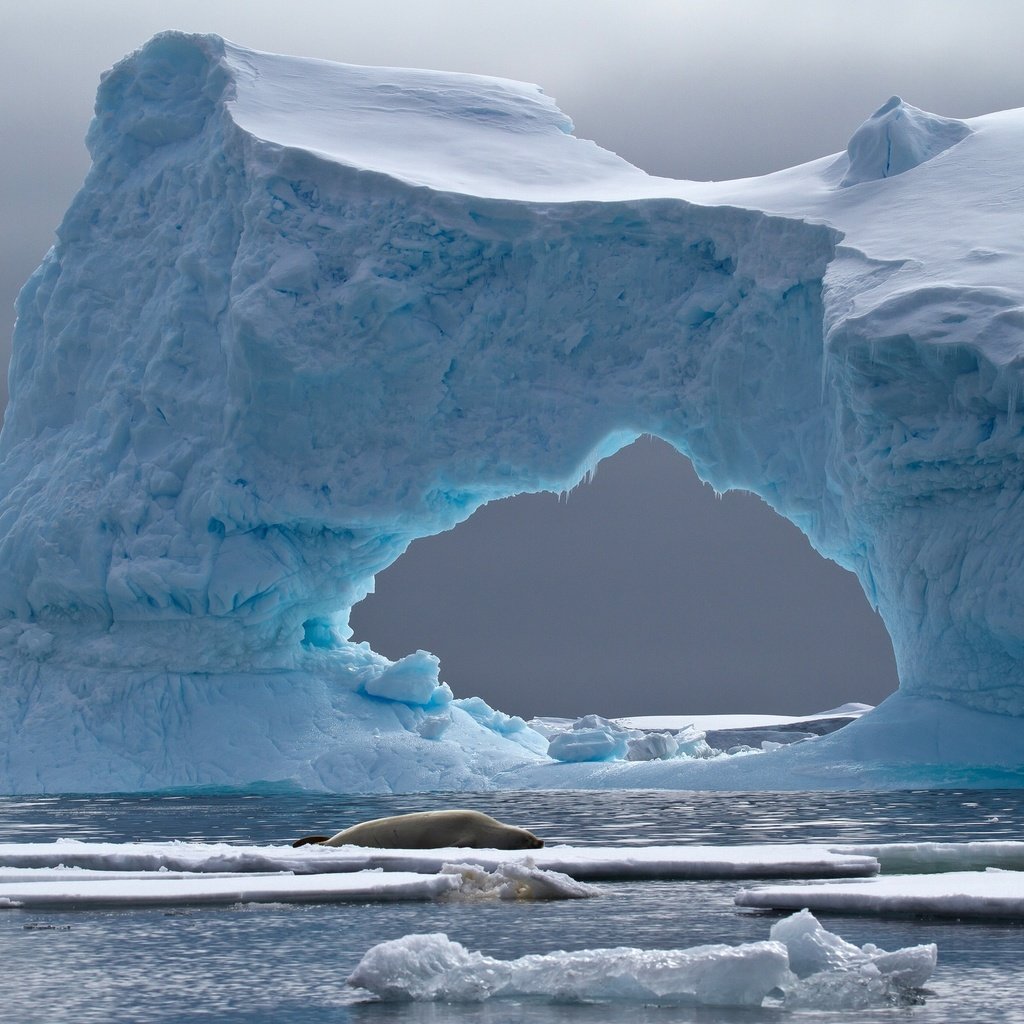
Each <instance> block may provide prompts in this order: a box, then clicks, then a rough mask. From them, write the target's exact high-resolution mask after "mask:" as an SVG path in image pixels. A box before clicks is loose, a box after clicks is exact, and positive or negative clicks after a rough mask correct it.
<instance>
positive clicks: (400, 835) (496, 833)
mask: <svg viewBox="0 0 1024 1024" xmlns="http://www.w3.org/2000/svg"><path fill="white" fill-rule="evenodd" d="M309 843H317V844H320V845H322V846H373V847H377V848H380V849H393V850H433V849H438V848H441V847H446V846H468V847H472V848H474V849H478V850H536V849H537V848H539V847H541V846H543V845H544V841H543V840H542V839H538V838H537V837H536V836H535V835H534V834H533V833H532V832H527V831H526V829H525V828H516V826H515V825H506V824H505V823H504V822H502V821H498V819H497V818H492V817H491V816H490V815H489V814H483V813H481V812H480V811H419V812H417V813H415V814H398V815H395V816H394V817H392V818H374V819H373V820H372V821H363V822H360V824H358V825H353V826H352V827H351V828H347V829H345V830H344V831H342V832H339V833H337V835H333V836H306V837H305V838H304V839H299V840H298V841H296V842H294V843H292V846H305V845H307V844H309Z"/></svg>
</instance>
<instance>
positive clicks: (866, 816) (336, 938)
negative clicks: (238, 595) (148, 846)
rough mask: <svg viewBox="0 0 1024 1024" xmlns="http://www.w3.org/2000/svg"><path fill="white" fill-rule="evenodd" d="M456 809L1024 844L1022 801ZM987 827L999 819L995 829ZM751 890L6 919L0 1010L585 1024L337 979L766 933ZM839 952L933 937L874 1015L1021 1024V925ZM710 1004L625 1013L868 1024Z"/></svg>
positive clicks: (139, 817)
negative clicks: (923, 970)
mask: <svg viewBox="0 0 1024 1024" xmlns="http://www.w3.org/2000/svg"><path fill="white" fill-rule="evenodd" d="M457 799H459V800H460V801H462V802H464V803H465V804H466V805H467V806H474V807H477V808H479V809H480V810H483V811H486V812H488V813H491V814H494V815H495V816H496V817H498V818H502V819H504V820H511V821H514V822H515V823H516V824H521V825H524V826H526V827H529V828H531V829H532V830H534V831H536V832H537V833H538V834H540V835H542V836H543V837H544V838H545V839H547V840H548V841H549V842H566V843H576V844H583V843H593V844H607V843H620V842H625V843H657V842H661V843H671V842H684V843H685V842H700V843H708V842H716V841H717V842H722V843H741V842H771V841H776V842H798V841H800V842H836V841H844V842H854V841H857V842H896V841H915V842H923V841H927V840H935V841H939V840H945V841H961V842H963V841H969V840H985V839H1013V838H1017V837H1018V834H1019V833H1018V830H1019V824H1020V821H1021V816H1022V813H1024V794H1022V793H1019V792H1016V791H1012V792H1006V791H1004V792H998V791H986V792H981V793H956V792H943V793H934V792H931V793H928V792H926V793H894V794H882V795H877V796H875V795H871V794H852V795H845V794H840V795H836V794H831V795H823V794H785V795H773V794H739V795H732V796H730V795H705V794H686V793H668V794H666V793H600V792H595V793H582V794H581V793H560V794H559V793H551V794H547V793H532V794H472V795H463V796H462V797H459V798H457ZM444 806H451V798H450V797H445V796H443V795H438V796H425V797H402V798H379V797H375V798H358V799H350V798H343V797H331V798H308V797H299V798H285V797H245V798H237V797H204V798H198V797H196V798H191V797H190V798H183V797H179V798H157V797H152V798H135V797H133V798H126V799H117V798H110V799H101V800H93V799H88V798H83V799H68V798H63V799H62V798H50V797H48V798H43V799H40V800H35V801H32V800H24V799H7V800H0V833H2V834H3V837H4V839H5V840H6V841H13V842H17V841H24V842H45V841H51V840H54V839H57V838H59V837H62V836H66V837H77V838H81V839H91V840H97V841H98V840H106V841H114V842H124V841H130V840H140V841H142V840H146V841H162V840H168V839H202V840H213V839H216V840H222V841H228V842H234V843H242V842H246V843H248V842H263V843H269V842H283V841H286V840H289V839H291V838H294V837H295V836H298V835H303V834H306V833H307V832H310V831H319V830H321V829H326V828H343V827H345V826H347V825H349V824H353V823H355V822H356V821H359V820H363V819H365V818H369V817H374V816H379V815H383V814H396V813H402V812H405V811H411V810H418V809H432V808H438V807H444ZM991 819H996V820H991ZM743 884H744V883H736V882H630V883H621V884H616V885H614V886H609V888H611V889H612V892H611V893H610V894H609V896H607V897H606V898H600V899H594V900H577V901H571V902H568V903H531V904H521V903H509V902H504V903H499V902H486V903H473V904H458V903H441V904H429V905H420V904H404V905H397V904H380V903H367V904H346V905H335V906H290V907H286V906H273V905H270V906H267V905H263V906H259V907H251V908H246V909H237V908H202V909H192V910H170V911H168V910H162V909H157V908H153V909H144V910H116V911H109V910H108V911H100V910H94V911H82V912H71V911H51V912H43V911H28V912H26V911H13V912H8V913H4V914H0V955H2V956H3V961H4V965H5V970H4V971H3V972H2V975H0V1004H2V1005H3V1006H4V1007H5V1008H6V1013H9V1014H10V1016H11V1019H18V1020H19V1021H20V1022H35V1021H39V1022H42V1021H51V1020H55V1019H71V1018H74V1019H76V1020H78V1021H81V1022H85V1024H88V1022H93V1021H97V1022H98V1021H109V1020H112V1019H116V1020H118V1021H154V1022H176V1021H190V1020H197V1019H203V1018H204V1017H205V1018H207V1019H216V1020H218V1021H252V1022H262V1021H267V1022H269V1021H279V1020H285V1019H286V1020H288V1021H289V1022H294V1021H314V1020H315V1021H328V1022H332V1021H351V1022H353V1024H355V1022H359V1024H363V1022H366V1024H371V1022H372V1024H389V1022H391V1021H403V1022H413V1024H417V1022H424V1024H427V1022H429V1024H435V1022H441V1021H445V1022H449V1021H454V1022H463V1021H464V1022H467V1024H469V1022H472V1024H490V1022H498V1021H501V1022H502V1024H505V1022H506V1021H510V1020H516V1021H524V1022H528V1024H549V1022H556V1021H557V1022H559V1024H562V1022H568V1024H575V1022H579V1024H596V1022H601V1024H603V1022H612V1021H614V1022H616V1024H621V1021H622V1020H623V1008H622V1005H621V1004H618V1005H613V1004H607V1005H601V1004H585V1005H572V1004H557V1005H555V1004H552V1003H550V1002H546V1001H543V1000H540V1001H534V1000H529V999H525V1000H522V1001H518V1002H517V1001H510V1000H501V1001H500V1002H499V1003H495V1004H493V1005H492V1004H484V1005H479V1006H472V1005H470V1006H460V1007H455V1006H448V1005H445V1004H422V1005H420V1004H417V1005H409V1004H406V1005H403V1006H398V1007H394V1006H386V1005H383V1004H365V1005H351V1004H350V1003H349V1002H348V1000H349V999H350V992H349V990H348V987H347V986H346V984H345V979H346V978H347V977H348V975H349V974H350V973H351V972H352V971H353V970H354V969H355V967H356V965H357V964H358V963H359V961H360V959H361V958H362V957H363V955H364V954H365V953H366V951H367V950H368V949H369V948H370V947H371V946H373V945H374V944H376V943H378V942H381V941H385V940H389V939H397V938H400V937H402V936H404V935H408V934H412V933H426V932H444V933H446V934H447V935H448V936H449V937H450V938H452V939H453V940H455V941H458V942H460V943H462V944H463V945H464V946H466V948H468V949H472V950H480V951H481V952H482V953H484V954H486V955H488V956H493V957H497V958H501V959H513V958H517V957H520V956H523V955H526V954H531V953H549V952H552V951H554V950H557V949H570V950H572V949H584V948H597V947H607V946H609V945H623V946H632V947H636V948H638V949H658V948H662V949H668V948H687V947H691V946H697V945H703V944H711V943H728V944H730V945H736V944H739V943H743V942H758V941H763V940H764V939H765V938H766V937H767V935H768V932H769V930H770V927H771V925H772V924H773V923H774V922H775V921H776V920H777V917H775V916H774V915H768V914H759V913H751V912H743V911H739V910H737V909H736V908H735V907H734V905H733V902H732V901H733V897H734V895H735V894H736V892H737V891H738V889H739V888H740V887H742V885H743ZM819 919H820V920H821V923H822V924H823V925H824V926H825V927H826V928H828V929H829V930H830V931H833V932H836V933H838V934H839V935H841V936H842V937H843V938H844V939H845V940H847V941H848V942H851V943H855V944H857V945H859V946H863V945H865V944H866V943H869V942H871V943H875V944H877V945H878V946H880V947H882V948H884V949H899V948H902V947H906V946H914V945H919V944H922V943H929V942H935V943H936V944H937V945H938V949H939V960H938V967H937V970H936V972H935V974H934V975H933V977H932V979H931V980H930V982H929V983H928V989H929V990H930V991H931V992H932V993H933V994H931V995H929V996H927V1002H926V1003H925V1005H923V1006H914V1007H912V1008H910V1009H906V1008H904V1009H892V1010H875V1011H872V1013H871V1020H879V1021H900V1022H904V1021H918V1022H921V1024H938V1022H942V1024H946V1022H948V1021H950V1020H955V1019H963V1020H970V1021H979V1022H986V1021H993V1022H994V1021H999V1022H1000V1024H1005V1022H1006V1021H1010V1020H1015V1019H1017V1015H1018V1014H1019V1008H1020V1006H1021V1004H1022V1001H1024V979H1022V978H1021V977H1020V971H1019V965H1020V963H1021V962H1022V960H1024V928H1021V927H1019V926H1014V925H1000V924H998V923H973V924H955V923H940V922H934V921H917V920H898V921H885V920H880V921H876V920H861V919H854V918H842V917H836V916H830V915H828V914H825V913H822V914H821V915H819ZM710 1014H711V1015H709V1011H708V1010H701V1009H699V1008H695V1009H687V1008H679V1007H673V1008H660V1009H659V1008H654V1007H644V1006H642V1005H639V1004H637V1005H631V1006H630V1008H629V1019H630V1022H631V1024H655V1022H657V1024H661V1022H664V1024H670V1022H671V1024H676V1022H680V1021H687V1022H688V1021H694V1022H701V1024H710V1022H711V1021H714V1022H716V1024H717V1022H733V1021H735V1022H741V1021H742V1022H745V1024H755V1022H758V1024H759V1022H762V1021H783V1020H799V1021H816V1020H822V1021H825V1020H828V1021H858V1022H860V1021H862V1020H863V1019H864V1018H863V1014H862V1013H858V1012H855V1011H849V1012H841V1013H836V1012H830V1013H825V1014H822V1013H817V1012H816V1011H806V1012H805V1011H801V1012H800V1013H799V1015H798V1016H797V1015H795V1014H793V1013H790V1012H786V1011H781V1010H777V1009H773V1008H765V1009H760V1010H750V1009H746V1010H715V1011H710Z"/></svg>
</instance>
